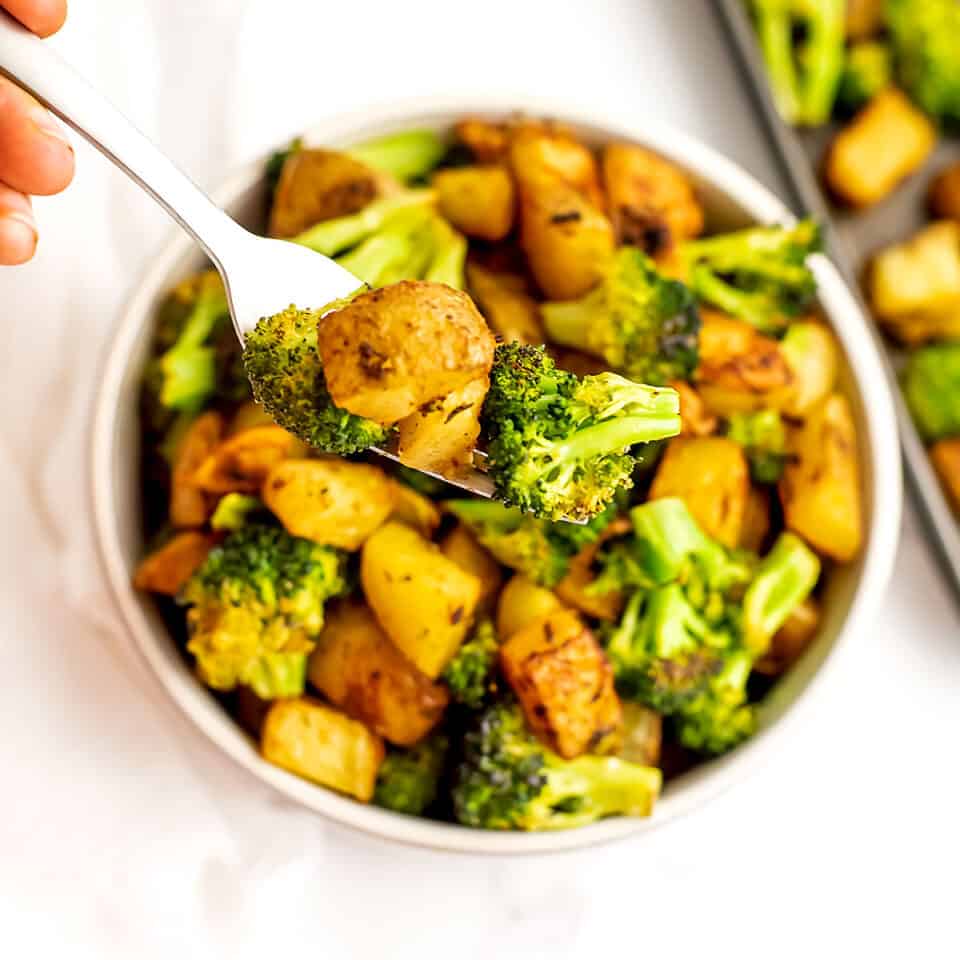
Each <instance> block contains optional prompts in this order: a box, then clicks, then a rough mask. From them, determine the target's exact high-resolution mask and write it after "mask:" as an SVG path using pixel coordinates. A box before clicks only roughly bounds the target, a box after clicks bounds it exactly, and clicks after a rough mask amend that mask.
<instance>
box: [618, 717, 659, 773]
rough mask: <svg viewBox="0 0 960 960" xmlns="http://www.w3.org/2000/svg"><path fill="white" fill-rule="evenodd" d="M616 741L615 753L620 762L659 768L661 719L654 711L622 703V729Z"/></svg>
mask: <svg viewBox="0 0 960 960" xmlns="http://www.w3.org/2000/svg"><path fill="white" fill-rule="evenodd" d="M618 739H619V742H618V743H617V745H616V751H615V752H616V755H617V756H618V757H619V758H620V759H621V760H626V761H627V762H628V763H639V764H640V765H641V766H643V767H658V766H660V746H661V743H662V742H663V718H662V717H661V716H660V714H659V713H657V712H656V710H651V709H650V708H649V707H644V706H642V705H641V704H639V703H624V704H623V728H622V729H621V732H620V736H619V738H618Z"/></svg>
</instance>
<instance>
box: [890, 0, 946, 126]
mask: <svg viewBox="0 0 960 960" xmlns="http://www.w3.org/2000/svg"><path fill="white" fill-rule="evenodd" d="M886 20H887V28H888V30H889V31H890V39H891V44H892V46H893V53H894V61H895V66H896V74H897V80H898V81H899V82H900V85H901V86H902V87H903V88H904V90H906V91H907V93H908V94H909V95H910V96H911V97H912V98H913V99H914V100H915V101H916V102H917V103H918V104H919V105H920V106H921V107H923V109H924V110H926V111H927V113H929V114H930V115H931V116H933V117H935V118H937V119H938V120H940V121H941V122H943V123H946V124H948V125H951V126H953V125H956V124H958V123H960V4H958V3H957V0H887V3H886Z"/></svg>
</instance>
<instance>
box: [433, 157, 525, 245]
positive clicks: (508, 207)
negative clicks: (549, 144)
mask: <svg viewBox="0 0 960 960" xmlns="http://www.w3.org/2000/svg"><path fill="white" fill-rule="evenodd" d="M433 187H434V189H435V190H436V191H437V207H438V209H439V210H440V212H441V213H442V214H443V216H444V217H446V218H447V220H449V221H450V223H451V224H453V226H454V227H456V228H457V230H459V231H460V232H461V233H465V234H466V235H467V236H468V237H479V238H480V239H481V240H490V241H492V242H496V241H498V240H502V239H503V238H504V237H505V236H506V235H507V234H508V233H509V232H510V231H511V229H513V218H514V214H515V212H516V206H517V200H516V196H515V195H514V188H513V180H512V179H511V177H510V174H509V173H508V172H507V170H506V169H505V168H504V167H501V166H485V167H480V166H477V167H451V168H449V169H447V170H439V171H438V172H437V173H435V174H434V176H433Z"/></svg>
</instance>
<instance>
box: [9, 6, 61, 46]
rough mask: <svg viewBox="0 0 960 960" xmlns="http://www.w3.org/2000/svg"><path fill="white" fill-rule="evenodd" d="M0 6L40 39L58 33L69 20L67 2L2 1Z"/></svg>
mask: <svg viewBox="0 0 960 960" xmlns="http://www.w3.org/2000/svg"><path fill="white" fill-rule="evenodd" d="M0 6H2V7H4V8H5V9H6V10H7V11H8V12H9V13H11V14H13V16H15V17H16V18H17V19H18V20H19V21H20V22H21V23H22V24H23V25H24V26H25V27H26V28H27V29H28V30H32V31H33V32H34V33H35V34H37V35H38V36H40V37H49V36H50V34H51V33H56V32H57V31H58V30H59V29H60V28H61V27H62V26H63V21H64V20H66V19H67V0H0Z"/></svg>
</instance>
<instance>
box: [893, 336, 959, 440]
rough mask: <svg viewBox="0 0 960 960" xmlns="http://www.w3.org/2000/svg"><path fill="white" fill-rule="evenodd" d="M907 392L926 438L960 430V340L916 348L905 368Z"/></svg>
mask: <svg viewBox="0 0 960 960" xmlns="http://www.w3.org/2000/svg"><path fill="white" fill-rule="evenodd" d="M903 392H904V395H905V396H906V399H907V406H908V407H909V408H910V412H911V413H912V414H913V419H914V420H915V421H916V424H917V429H918V430H919V431H920V434H921V435H922V436H923V438H924V440H926V441H928V442H933V441H935V440H942V439H943V438H944V437H954V436H957V435H958V434H960V343H940V344H933V345H931V346H928V347H921V348H920V349H919V350H914V351H913V352H912V353H911V354H910V358H909V360H908V361H907V365H906V368H905V369H904V371H903Z"/></svg>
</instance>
